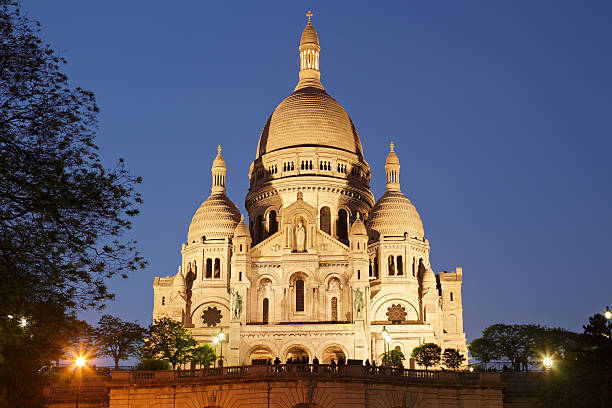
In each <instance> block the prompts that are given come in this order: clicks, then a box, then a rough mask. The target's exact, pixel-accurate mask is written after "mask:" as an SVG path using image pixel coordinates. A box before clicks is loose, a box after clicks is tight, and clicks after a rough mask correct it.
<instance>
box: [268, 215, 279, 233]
mask: <svg viewBox="0 0 612 408" xmlns="http://www.w3.org/2000/svg"><path fill="white" fill-rule="evenodd" d="M277 231H278V221H277V220H276V211H274V210H272V211H270V213H269V214H268V235H272V234H276V232H277Z"/></svg>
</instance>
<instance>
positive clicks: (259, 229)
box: [256, 214, 264, 242]
mask: <svg viewBox="0 0 612 408" xmlns="http://www.w3.org/2000/svg"><path fill="white" fill-rule="evenodd" d="M256 224H257V225H256V227H257V242H261V241H263V240H264V224H263V218H262V216H261V214H260V215H258V216H257V222H256Z"/></svg>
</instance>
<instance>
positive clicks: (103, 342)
mask: <svg viewBox="0 0 612 408" xmlns="http://www.w3.org/2000/svg"><path fill="white" fill-rule="evenodd" d="M145 333H146V329H144V328H143V327H141V326H140V325H138V324H137V323H133V322H126V321H123V320H121V319H120V318H118V317H114V316H111V315H104V316H102V317H101V318H100V321H99V322H98V327H97V328H96V329H95V330H94V335H95V338H96V341H97V344H98V346H99V347H100V351H101V354H103V355H105V356H109V357H112V359H113V360H114V362H115V369H116V368H117V367H118V366H119V361H120V360H125V359H127V358H129V357H131V356H135V355H137V354H138V348H139V346H140V344H141V343H142V340H143V338H144V335H145Z"/></svg>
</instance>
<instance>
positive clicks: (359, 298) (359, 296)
mask: <svg viewBox="0 0 612 408" xmlns="http://www.w3.org/2000/svg"><path fill="white" fill-rule="evenodd" d="M353 294H354V297H355V300H354V302H353V306H354V307H355V312H356V313H357V316H356V317H357V318H362V317H363V316H362V315H361V313H362V311H363V307H364V306H365V304H364V303H363V293H362V292H361V290H360V289H359V288H357V289H355V290H354V291H353Z"/></svg>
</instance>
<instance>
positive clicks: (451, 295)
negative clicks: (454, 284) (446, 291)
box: [450, 292, 453, 302]
mask: <svg viewBox="0 0 612 408" xmlns="http://www.w3.org/2000/svg"><path fill="white" fill-rule="evenodd" d="M450 300H451V302H452V301H453V292H451V293H450Z"/></svg>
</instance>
